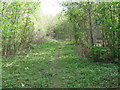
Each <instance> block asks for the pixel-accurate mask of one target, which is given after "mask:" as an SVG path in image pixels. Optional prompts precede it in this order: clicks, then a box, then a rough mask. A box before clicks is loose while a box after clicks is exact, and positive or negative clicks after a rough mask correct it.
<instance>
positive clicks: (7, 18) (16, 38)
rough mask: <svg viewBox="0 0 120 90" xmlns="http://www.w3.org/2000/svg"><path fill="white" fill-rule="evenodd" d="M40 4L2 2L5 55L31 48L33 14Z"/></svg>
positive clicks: (1, 19) (3, 52)
mask: <svg viewBox="0 0 120 90" xmlns="http://www.w3.org/2000/svg"><path fill="white" fill-rule="evenodd" d="M39 5H40V3H39V2H1V3H0V7H1V11H0V15H1V17H0V21H1V31H2V55H3V56H7V55H11V54H15V53H17V52H18V51H21V50H25V49H28V48H30V46H31V43H32V39H33V31H34V22H33V21H32V19H31V14H33V13H34V11H35V9H36V8H37V7H39Z"/></svg>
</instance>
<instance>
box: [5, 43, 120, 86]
mask: <svg viewBox="0 0 120 90" xmlns="http://www.w3.org/2000/svg"><path fill="white" fill-rule="evenodd" d="M71 43H72V42H65V41H64V42H63V41H51V42H48V43H44V44H41V45H34V49H32V50H31V51H30V52H28V53H27V54H26V55H24V56H23V55H17V56H10V57H9V58H4V57H3V88H13V87H19V88H103V87H108V88H111V87H117V85H118V67H117V65H115V64H110V63H94V62H92V61H91V60H88V59H86V58H80V57H78V56H77V55H76V54H75V52H74V48H75V47H74V45H72V44H71Z"/></svg>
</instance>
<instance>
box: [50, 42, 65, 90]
mask: <svg viewBox="0 0 120 90" xmlns="http://www.w3.org/2000/svg"><path fill="white" fill-rule="evenodd" d="M63 46H64V45H63V44H60V45H59V46H58V47H57V48H56V50H55V54H54V55H53V57H52V58H51V60H52V63H51V67H50V68H51V73H52V74H53V76H52V79H51V81H52V88H61V87H62V81H61V80H60V78H61V77H62V73H59V68H60V66H59V61H58V60H59V57H61V56H62V53H63V51H62V49H61V47H63Z"/></svg>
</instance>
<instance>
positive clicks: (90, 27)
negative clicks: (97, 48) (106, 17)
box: [88, 2, 94, 46]
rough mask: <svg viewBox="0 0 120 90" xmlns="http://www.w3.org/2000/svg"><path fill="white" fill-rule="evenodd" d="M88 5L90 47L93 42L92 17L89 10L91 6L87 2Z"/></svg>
mask: <svg viewBox="0 0 120 90" xmlns="http://www.w3.org/2000/svg"><path fill="white" fill-rule="evenodd" d="M88 5H89V7H88V15H89V29H90V38H91V46H93V45H94V40H93V30H92V20H91V19H92V16H91V8H92V6H91V3H90V2H88Z"/></svg>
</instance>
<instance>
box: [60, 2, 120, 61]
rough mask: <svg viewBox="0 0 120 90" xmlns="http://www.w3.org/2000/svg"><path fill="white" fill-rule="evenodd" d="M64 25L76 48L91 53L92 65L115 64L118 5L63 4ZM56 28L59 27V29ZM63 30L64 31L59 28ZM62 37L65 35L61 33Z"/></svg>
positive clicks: (116, 58)
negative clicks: (70, 32)
mask: <svg viewBox="0 0 120 90" xmlns="http://www.w3.org/2000/svg"><path fill="white" fill-rule="evenodd" d="M63 6H64V7H65V8H64V11H63V15H65V16H66V17H65V20H63V22H64V23H65V22H66V18H67V24H69V23H72V25H71V24H69V28H72V29H73V31H72V30H71V29H69V28H68V29H69V30H70V31H72V32H73V33H72V34H73V36H74V40H75V43H76V44H80V45H82V46H83V47H86V48H89V49H91V53H90V54H91V56H92V57H93V59H94V60H95V61H99V60H103V61H108V62H114V61H115V62H118V59H120V57H119V54H120V53H119V52H120V51H119V48H120V43H119V42H120V38H119V36H120V22H119V21H120V16H119V15H120V5H119V3H118V2H68V3H63ZM58 27H59V26H58ZM62 27H66V25H65V26H62ZM62 33H65V31H64V32H62Z"/></svg>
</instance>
